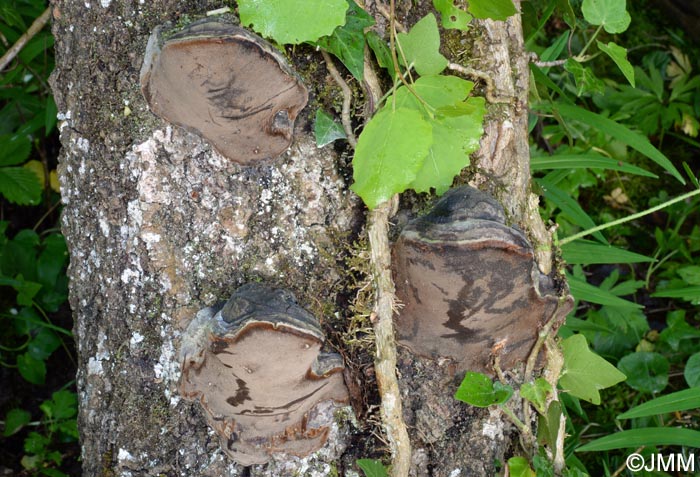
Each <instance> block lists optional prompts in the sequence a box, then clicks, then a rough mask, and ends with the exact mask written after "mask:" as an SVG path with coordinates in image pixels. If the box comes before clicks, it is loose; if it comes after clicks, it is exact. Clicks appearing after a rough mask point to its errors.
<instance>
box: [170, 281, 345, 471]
mask: <svg viewBox="0 0 700 477" xmlns="http://www.w3.org/2000/svg"><path fill="white" fill-rule="evenodd" d="M322 344H323V335H322V333H321V328H320V327H319V324H318V321H317V320H316V319H315V318H314V316H313V315H311V314H310V313H309V312H307V311H306V310H304V309H303V308H301V307H300V306H299V305H298V304H297V303H296V301H295V299H294V296H293V295H292V294H291V293H289V292H287V291H283V290H279V289H272V288H269V287H267V286H264V285H261V284H257V283H251V284H248V285H244V286H242V287H241V288H239V289H238V290H237V291H236V292H235V293H234V294H233V296H232V297H231V299H230V300H229V301H228V302H227V303H226V305H224V306H223V308H220V309H217V308H206V309H204V310H201V311H200V312H199V313H198V314H197V316H196V317H195V319H194V320H193V321H192V322H191V323H190V325H189V326H188V328H187V330H186V331H185V333H184V335H183V339H182V344H181V348H180V359H181V363H182V377H181V381H180V387H181V393H182V395H183V396H184V397H185V398H187V399H192V400H198V401H199V402H200V403H201V405H202V408H203V409H204V411H205V414H206V416H207V421H208V422H209V425H210V426H211V427H212V428H213V429H214V430H215V431H216V432H217V433H218V434H219V438H220V441H221V447H222V448H223V450H224V451H225V452H226V453H227V454H228V455H229V456H230V457H231V458H232V459H233V460H235V461H236V462H238V463H239V464H241V465H252V464H264V463H266V462H268V461H269V460H270V458H271V454H272V453H274V452H282V453H289V454H294V455H298V456H306V455H308V454H310V453H311V452H313V451H316V450H318V449H319V448H320V447H321V446H322V445H323V444H324V443H325V441H326V438H327V436H328V431H329V426H330V425H331V424H332V422H327V421H324V420H323V419H322V418H320V415H321V413H320V412H319V410H320V409H321V408H322V407H323V406H325V405H326V404H327V403H329V402H331V403H335V402H344V401H346V400H347V397H348V396H347V389H346V387H345V383H344V382H343V377H342V373H341V371H342V369H343V363H342V359H341V358H340V356H338V355H336V354H333V353H322V352H321V346H322Z"/></svg>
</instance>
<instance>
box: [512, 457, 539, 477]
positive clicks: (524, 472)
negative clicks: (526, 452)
mask: <svg viewBox="0 0 700 477" xmlns="http://www.w3.org/2000/svg"><path fill="white" fill-rule="evenodd" d="M508 470H509V471H510V475H511V477H536V475H537V474H535V471H534V470H532V469H531V468H530V463H529V462H528V461H527V459H526V458H525V457H511V458H510V459H508Z"/></svg>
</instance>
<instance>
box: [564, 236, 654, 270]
mask: <svg viewBox="0 0 700 477" xmlns="http://www.w3.org/2000/svg"><path fill="white" fill-rule="evenodd" d="M561 252H562V258H564V261H565V262H566V263H568V264H569V265H591V264H601V263H643V262H653V261H654V259H653V258H651V257H647V256H646V255H640V254H638V253H634V252H630V251H629V250H625V249H623V248H617V247H613V246H611V245H603V244H600V243H596V242H591V241H589V240H574V241H573V242H569V243H566V244H564V245H562V247H561Z"/></svg>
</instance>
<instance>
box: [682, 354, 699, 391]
mask: <svg viewBox="0 0 700 477" xmlns="http://www.w3.org/2000/svg"><path fill="white" fill-rule="evenodd" d="M683 377H684V378H685V382H686V383H688V386H690V387H691V388H699V390H700V352H698V353H695V354H692V355H691V356H690V357H689V358H688V360H687V361H686V362H685V369H683ZM696 392H698V391H696Z"/></svg>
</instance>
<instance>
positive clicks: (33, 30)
mask: <svg viewBox="0 0 700 477" xmlns="http://www.w3.org/2000/svg"><path fill="white" fill-rule="evenodd" d="M49 17H51V7H48V8H47V9H46V10H44V13H42V14H41V15H39V17H38V18H37V19H36V20H34V23H32V25H31V26H30V27H29V29H28V30H27V31H26V32H24V34H23V35H22V36H20V37H19V39H18V40H17V41H16V42H15V44H14V45H12V46H11V47H10V49H9V50H7V51H6V52H5V54H4V55H2V58H0V71H2V70H4V69H5V67H6V66H7V65H8V64H10V62H11V61H12V60H13V59H14V58H15V56H17V55H18V54H19V52H20V51H22V48H24V46H25V45H26V44H27V42H28V41H29V40H31V39H32V38H33V37H34V35H36V34H37V33H39V32H40V31H41V30H42V28H44V25H46V23H47V22H48V21H49Z"/></svg>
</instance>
